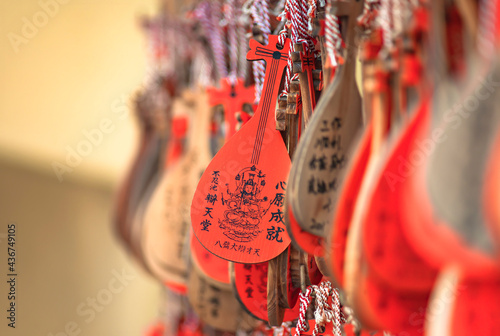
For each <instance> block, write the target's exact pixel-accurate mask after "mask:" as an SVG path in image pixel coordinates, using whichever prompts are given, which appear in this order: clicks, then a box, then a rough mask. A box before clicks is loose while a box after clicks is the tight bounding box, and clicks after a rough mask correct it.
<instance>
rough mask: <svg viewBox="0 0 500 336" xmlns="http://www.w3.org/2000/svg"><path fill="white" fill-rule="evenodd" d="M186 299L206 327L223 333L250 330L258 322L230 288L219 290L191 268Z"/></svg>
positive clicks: (219, 288) (195, 269) (195, 268)
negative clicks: (242, 305) (245, 309)
mask: <svg viewBox="0 0 500 336" xmlns="http://www.w3.org/2000/svg"><path fill="white" fill-rule="evenodd" d="M188 288H189V290H188V299H189V303H190V304H191V305H192V307H193V309H194V311H195V312H196V314H197V315H198V316H199V317H200V319H201V320H202V321H203V322H205V323H207V324H208V325H210V326H212V327H214V328H216V329H219V330H223V331H231V332H235V331H237V330H244V331H248V330H252V329H253V328H255V327H256V326H257V325H258V323H259V322H258V321H257V320H256V319H254V318H253V317H251V316H250V315H249V314H248V313H247V312H245V311H244V309H243V308H242V307H241V305H240V303H239V302H238V301H237V300H236V298H235V295H234V293H233V291H232V290H231V288H229V289H228V288H221V287H219V286H217V285H215V284H213V283H210V282H208V281H207V279H206V277H205V276H204V275H203V274H202V273H201V272H200V271H199V269H197V267H193V268H192V269H191V271H190V272H189V283H188Z"/></svg>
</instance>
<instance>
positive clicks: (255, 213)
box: [191, 36, 290, 263]
mask: <svg viewBox="0 0 500 336" xmlns="http://www.w3.org/2000/svg"><path fill="white" fill-rule="evenodd" d="M288 49H289V41H288V40H286V41H285V44H284V47H283V48H280V46H279V45H278V37H277V36H270V37H269V44H268V45H267V46H266V47H264V46H262V45H261V44H260V43H258V42H257V41H254V40H252V41H250V51H249V52H248V54H247V59H248V60H265V61H266V63H267V67H266V76H265V80H264V88H263V94H262V98H261V100H260V103H259V106H258V107H257V110H256V112H255V115H254V116H253V117H252V119H251V120H250V121H248V123H247V124H245V125H244V126H243V127H242V128H241V130H240V131H239V132H237V133H236V134H235V135H234V136H233V137H231V139H229V141H228V142H227V143H226V144H225V145H224V146H223V147H222V148H221V149H220V150H219V152H218V153H217V155H216V156H215V157H214V158H213V160H212V162H211V163H210V164H209V165H208V167H207V169H206V170H205V172H204V173H203V175H202V177H201V179H200V182H199V184H198V187H197V189H196V192H195V195H194V198H193V202H192V205H191V222H192V225H193V232H194V233H195V235H196V237H197V238H198V240H199V241H200V243H201V244H202V245H203V246H204V247H205V248H206V249H207V250H209V251H210V252H212V253H213V254H215V255H217V256H219V257H221V258H223V259H226V260H230V261H233V262H240V263H260V262H264V261H268V260H270V259H272V258H274V257H276V256H278V255H279V254H280V253H281V252H283V251H284V250H285V248H287V247H288V245H289V244H290V238H289V237H288V234H287V232H286V229H285V225H284V220H283V217H284V214H283V202H284V196H285V191H286V181H287V176H288V172H289V169H290V158H289V156H288V153H287V150H286V147H285V143H284V142H283V139H282V137H281V134H280V132H279V131H277V130H276V121H275V118H274V108H275V106H276V100H277V97H278V91H279V87H280V81H281V77H282V74H283V70H284V69H285V66H286V64H287V59H288Z"/></svg>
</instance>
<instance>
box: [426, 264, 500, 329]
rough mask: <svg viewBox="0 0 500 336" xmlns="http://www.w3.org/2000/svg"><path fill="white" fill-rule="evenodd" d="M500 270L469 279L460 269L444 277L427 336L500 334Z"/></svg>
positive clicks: (431, 307)
mask: <svg viewBox="0 0 500 336" xmlns="http://www.w3.org/2000/svg"><path fill="white" fill-rule="evenodd" d="M499 299H500V270H497V272H496V274H491V275H488V276H486V277H482V278H469V277H468V276H467V275H466V272H464V269H463V268H460V267H456V266H454V267H449V268H446V269H444V270H443V272H442V273H441V274H440V276H439V278H438V281H437V282H436V286H435V288H434V291H433V293H432V299H431V301H430V303H429V308H428V309H427V312H426V314H425V315H424V314H420V316H418V317H419V319H425V322H426V327H425V335H428V336H438V335H439V336H452V335H453V336H466V335H491V336H493V335H499V334H500V319H499V318H498V316H499V314H500V306H499V305H498V304H497V302H498V300H499ZM438 307H439V308H438Z"/></svg>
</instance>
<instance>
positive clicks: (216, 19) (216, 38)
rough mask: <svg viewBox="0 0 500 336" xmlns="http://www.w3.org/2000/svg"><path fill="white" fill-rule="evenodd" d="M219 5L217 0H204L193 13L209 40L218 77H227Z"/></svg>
mask: <svg viewBox="0 0 500 336" xmlns="http://www.w3.org/2000/svg"><path fill="white" fill-rule="evenodd" d="M221 13H222V11H221V6H220V3H219V1H204V2H202V3H200V4H199V6H198V7H197V8H196V10H195V12H194V15H195V17H196V18H197V19H198V20H199V21H200V23H201V26H202V28H203V30H204V31H205V36H206V37H207V39H208V40H209V41H210V44H211V46H212V50H213V53H214V59H215V68H216V70H217V74H218V77H219V78H225V77H227V67H226V60H225V57H224V55H225V48H224V41H223V40H222V29H221V26H220V15H221Z"/></svg>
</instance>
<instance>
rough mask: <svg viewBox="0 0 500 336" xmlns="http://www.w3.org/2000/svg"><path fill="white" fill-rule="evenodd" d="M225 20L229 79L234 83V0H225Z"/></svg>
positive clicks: (235, 76) (236, 39) (236, 49)
mask: <svg viewBox="0 0 500 336" xmlns="http://www.w3.org/2000/svg"><path fill="white" fill-rule="evenodd" d="M225 7H226V8H225V21H226V25H227V35H228V42H229V46H228V48H229V60H230V62H229V81H230V82H231V84H233V85H234V84H236V80H237V78H238V36H237V31H236V0H226V6H225Z"/></svg>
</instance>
